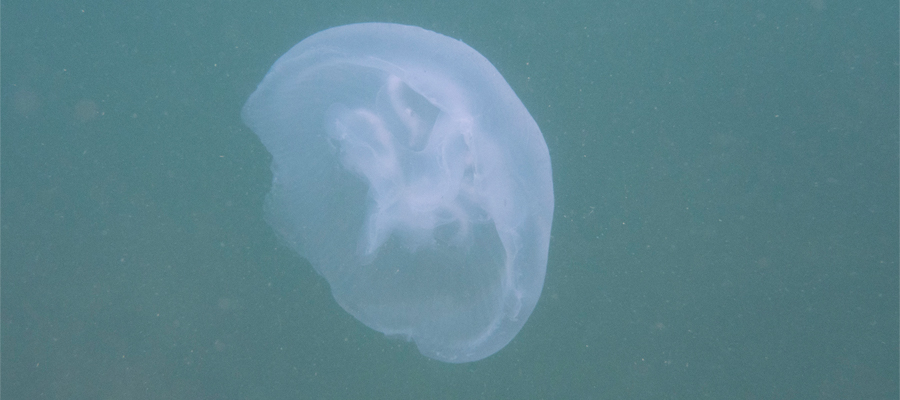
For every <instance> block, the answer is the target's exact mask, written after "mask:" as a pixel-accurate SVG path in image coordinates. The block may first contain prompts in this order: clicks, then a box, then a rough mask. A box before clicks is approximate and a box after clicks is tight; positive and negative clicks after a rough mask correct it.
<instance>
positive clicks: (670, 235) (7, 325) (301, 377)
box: [0, 0, 900, 400]
mask: <svg viewBox="0 0 900 400" xmlns="http://www.w3.org/2000/svg"><path fill="white" fill-rule="evenodd" d="M134 3H135V4H127V2H121V1H105V2H100V1H98V2H92V3H91V4H86V3H73V2H63V1H12V0H10V1H5V0H4V1H3V2H2V15H0V34H2V35H0V37H2V42H0V65H2V69H0V71H2V75H0V111H2V113H0V146H2V147H0V150H2V152H0V155H2V157H0V284H2V287H0V289H2V290H0V296H2V297H0V300H2V301H0V321H2V325H0V334H2V336H0V339H2V342H0V345H2V347H0V368H2V369H0V397H3V399H5V400H6V399H54V398H63V399H121V398H148V399H294V398H296V399H306V398H353V399H357V398H384V399H401V398H410V399H430V398H448V399H469V398H487V399H498V398H546V399H568V398H572V399H603V398H609V399H620V398H633V399H698V398H711V399H739V398H742V399H896V398H897V397H898V396H900V393H898V392H900V391H898V373H900V370H898V354H900V348H898V334H900V333H898V324H900V322H898V302H900V299H898V242H900V234H898V204H900V198H898V190H900V189H898V182H900V174H898V129H900V125H898V108H900V102H898V84H900V82H898V58H900V56H898V46H900V45H898V18H897V15H898V5H897V3H896V2H885V1H859V0H852V1H844V2H837V1H833V0H812V1H798V2H784V1H751V2H743V3H741V4H734V5H732V4H731V3H729V2H722V1H682V2H666V1H654V2H648V1H630V2H618V1H615V2H614V1H609V2H598V1H582V2H574V1H573V2H537V1H535V2H519V1H506V2H454V1H441V2H424V1H408V2H372V1H328V2H324V1H323V2H319V3H308V2H296V1H295V2H272V1H256V2H214V1H207V2H174V1H159V2H134ZM788 3H789V4H788ZM363 21H384V22H396V23H404V24H412V25H419V26H422V27H424V28H427V29H431V30H434V31H437V32H440V33H443V34H445V35H448V36H451V37H455V38H458V39H461V40H463V41H464V42H465V43H467V44H469V45H470V46H472V47H474V48H475V49H476V50H478V51H480V52H481V53H482V54H483V55H484V56H485V57H487V58H488V59H489V60H491V61H492V62H493V64H494V65H495V66H496V67H497V69H498V70H499V71H500V72H501V73H502V74H503V75H504V77H505V78H506V79H507V81H508V82H509V84H510V85H511V86H512V87H513V89H514V90H515V91H516V92H517V94H518V95H519V97H520V98H521V100H522V101H523V103H524V104H525V106H526V107H527V108H528V109H529V111H530V112H531V114H532V115H533V116H534V118H535V120H536V121H537V123H538V125H540V127H541V130H542V131H543V134H544V137H545V138H546V140H547V144H548V146H549V148H550V154H551V158H552V160H553V176H554V188H555V193H556V211H555V219H554V225H553V237H552V240H551V244H550V260H549V264H548V268H547V279H546V283H545V286H544V293H543V296H542V298H541V300H540V302H539V303H538V306H537V308H536V309H535V311H534V314H532V316H531V319H530V320H529V321H528V322H527V323H526V324H525V327H524V329H523V330H522V331H521V332H520V333H519V335H518V336H517V337H516V338H515V339H514V340H513V341H512V343H510V344H509V345H508V346H507V347H506V348H504V349H503V350H502V351H500V352H499V353H497V354H495V355H493V356H491V357H489V358H487V359H485V360H482V361H479V362H475V363H469V364H462V365H452V364H445V363H441V362H437V361H433V360H430V359H427V358H425V357H423V356H421V355H420V354H419V353H418V351H417V350H416V349H415V346H414V345H412V344H410V343H406V342H403V341H398V340H393V339H388V338H385V337H384V336H383V335H381V334H380V333H378V332H375V331H373V330H370V329H368V328H366V327H365V326H363V325H362V324H360V323H359V322H357V321H356V320H354V319H353V318H352V317H351V316H350V315H349V314H347V313H346V312H344V311H343V310H342V309H341V308H340V307H339V306H338V305H337V304H336V303H335V302H334V300H333V299H332V298H331V294H330V292H329V289H328V286H327V283H326V282H325V281H324V280H323V279H322V278H320V277H318V276H317V275H316V274H315V272H314V271H313V269H312V268H311V267H310V265H309V264H308V263H307V262H306V261H305V260H303V259H301V258H299V257H297V256H296V255H295V254H293V253H292V252H291V251H290V250H288V249H286V248H285V247H284V246H283V245H282V244H281V243H280V242H279V241H278V239H277V238H276V236H275V234H274V233H273V232H272V231H271V229H270V228H269V227H268V226H267V225H266V223H265V221H264V220H263V212H262V202H263V199H264V196H265V194H266V192H267V191H268V189H269V185H270V181H271V174H270V172H269V155H268V153H267V152H266V151H265V149H264V148H263V146H262V144H261V143H260V142H259V141H258V139H257V138H256V136H255V135H254V134H253V133H252V132H251V131H250V130H249V129H248V128H246V127H245V126H244V125H243V124H242V123H241V121H240V117H239V113H240V108H241V106H242V105H243V103H244V101H245V100H246V98H247V96H249V94H250V93H251V92H252V91H253V90H254V89H255V87H256V85H257V83H259V81H260V80H261V79H262V77H263V76H264V75H265V73H266V71H267V70H268V68H269V67H270V66H271V64H272V63H273V62H274V61H275V59H276V58H277V57H278V56H279V55H281V54H282V53H284V52H285V51H287V50H288V49H289V48H290V47H291V46H292V45H294V44H295V43H297V42H299V41H300V40H301V39H303V38H304V37H306V36H308V35H310V34H312V33H315V32H317V31H320V30H322V29H325V28H328V27H332V26H337V25H342V24H347V23H353V22H363Z"/></svg>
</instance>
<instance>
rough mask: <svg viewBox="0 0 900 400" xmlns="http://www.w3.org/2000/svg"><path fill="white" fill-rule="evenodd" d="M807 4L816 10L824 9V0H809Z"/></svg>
mask: <svg viewBox="0 0 900 400" xmlns="http://www.w3.org/2000/svg"><path fill="white" fill-rule="evenodd" d="M809 5H811V6H812V8H814V9H815V10H816V11H823V10H825V0H809Z"/></svg>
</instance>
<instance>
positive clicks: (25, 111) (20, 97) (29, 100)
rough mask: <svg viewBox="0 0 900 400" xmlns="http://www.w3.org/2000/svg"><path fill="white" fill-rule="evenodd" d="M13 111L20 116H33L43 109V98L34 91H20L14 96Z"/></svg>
mask: <svg viewBox="0 0 900 400" xmlns="http://www.w3.org/2000/svg"><path fill="white" fill-rule="evenodd" d="M12 101H13V110H15V112H16V113H17V114H19V115H23V116H26V117H28V116H31V115H34V113H35V112H37V111H38V110H39V109H40V108H41V98H40V96H38V94H37V93H35V92H34V91H33V90H29V89H19V90H18V91H17V92H15V93H14V94H13V98H12Z"/></svg>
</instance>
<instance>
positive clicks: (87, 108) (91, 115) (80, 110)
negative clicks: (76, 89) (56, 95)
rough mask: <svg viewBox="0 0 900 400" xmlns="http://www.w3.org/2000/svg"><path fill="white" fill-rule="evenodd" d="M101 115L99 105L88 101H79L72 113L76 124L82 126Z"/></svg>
mask: <svg viewBox="0 0 900 400" xmlns="http://www.w3.org/2000/svg"><path fill="white" fill-rule="evenodd" d="M99 115H100V111H99V110H98V109H97V103H94V102H93V101H92V100H88V99H81V100H79V101H78V103H76V104H75V108H74V110H73V112H72V118H73V119H74V120H75V122H78V123H82V124H83V123H86V122H89V121H92V120H94V119H96V118H97V117H98V116H99Z"/></svg>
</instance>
